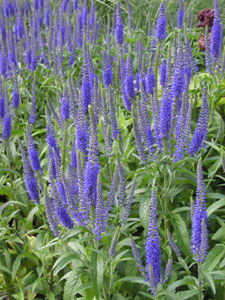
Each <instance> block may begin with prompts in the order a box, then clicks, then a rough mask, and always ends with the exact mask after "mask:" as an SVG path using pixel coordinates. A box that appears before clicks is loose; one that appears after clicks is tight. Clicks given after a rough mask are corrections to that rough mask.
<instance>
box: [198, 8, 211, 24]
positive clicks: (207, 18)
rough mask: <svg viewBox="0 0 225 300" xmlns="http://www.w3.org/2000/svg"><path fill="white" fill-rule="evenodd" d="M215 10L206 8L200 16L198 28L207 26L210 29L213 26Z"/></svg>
mask: <svg viewBox="0 0 225 300" xmlns="http://www.w3.org/2000/svg"><path fill="white" fill-rule="evenodd" d="M213 19H214V10H213V9H210V8H205V9H204V10H201V11H200V12H199V14H198V20H199V23H198V24H197V27H205V26H206V25H207V26H208V27H209V28H210V27H212V26H213Z"/></svg>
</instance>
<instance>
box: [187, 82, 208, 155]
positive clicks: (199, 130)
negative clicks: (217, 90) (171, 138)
mask: <svg viewBox="0 0 225 300" xmlns="http://www.w3.org/2000/svg"><path fill="white" fill-rule="evenodd" d="M208 121H209V110H208V99H207V87H206V86H205V87H204V88H203V90H202V106H201V110H200V114H199V118H198V124H197V127H196V129H195V132H194V135H193V138H192V141H191V143H190V146H189V149H188V151H189V153H190V154H191V155H192V156H194V154H195V153H196V152H197V151H198V150H199V149H200V148H201V147H202V144H203V141H204V140H205V139H206V137H207V129H208Z"/></svg>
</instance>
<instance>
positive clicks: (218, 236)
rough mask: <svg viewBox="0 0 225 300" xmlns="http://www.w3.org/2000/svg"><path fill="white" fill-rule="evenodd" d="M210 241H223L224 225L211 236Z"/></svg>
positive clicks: (224, 238) (224, 237)
mask: <svg viewBox="0 0 225 300" xmlns="http://www.w3.org/2000/svg"><path fill="white" fill-rule="evenodd" d="M212 240H220V241H223V240H225V224H223V225H222V227H221V228H220V229H218V230H217V232H216V233H215V234H214V235H213V236H212Z"/></svg>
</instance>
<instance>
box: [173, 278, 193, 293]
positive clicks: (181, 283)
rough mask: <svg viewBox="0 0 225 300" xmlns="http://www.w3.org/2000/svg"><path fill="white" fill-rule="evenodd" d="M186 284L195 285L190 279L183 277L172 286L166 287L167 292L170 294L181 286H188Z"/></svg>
mask: <svg viewBox="0 0 225 300" xmlns="http://www.w3.org/2000/svg"><path fill="white" fill-rule="evenodd" d="M188 284H191V285H195V282H194V280H193V279H192V278H191V277H184V278H183V279H180V280H177V281H175V282H174V283H173V284H171V285H170V286H169V287H168V291H170V292H171V291H174V290H176V288H178V287H180V286H183V285H188Z"/></svg>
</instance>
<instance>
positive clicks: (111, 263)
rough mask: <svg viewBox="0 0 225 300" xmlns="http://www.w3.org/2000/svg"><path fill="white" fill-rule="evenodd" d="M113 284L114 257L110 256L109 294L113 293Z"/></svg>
mask: <svg viewBox="0 0 225 300" xmlns="http://www.w3.org/2000/svg"><path fill="white" fill-rule="evenodd" d="M112 286H113V259H112V257H111V258H110V281H109V296H110V295H111V294H112Z"/></svg>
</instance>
